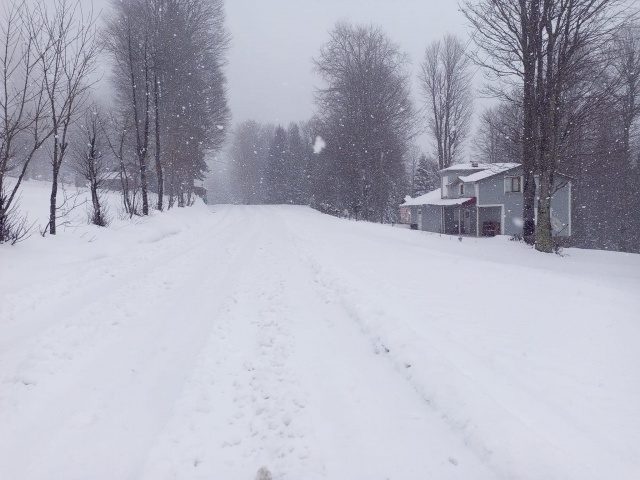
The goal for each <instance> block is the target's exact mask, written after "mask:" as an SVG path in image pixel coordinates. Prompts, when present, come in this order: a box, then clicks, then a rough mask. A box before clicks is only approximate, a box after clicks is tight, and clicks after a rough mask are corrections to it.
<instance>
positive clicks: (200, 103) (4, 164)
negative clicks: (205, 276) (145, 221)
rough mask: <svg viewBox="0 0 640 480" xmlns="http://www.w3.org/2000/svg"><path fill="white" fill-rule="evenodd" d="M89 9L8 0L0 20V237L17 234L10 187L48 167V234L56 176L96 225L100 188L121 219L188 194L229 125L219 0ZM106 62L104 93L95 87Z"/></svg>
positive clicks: (20, 224) (179, 201)
mask: <svg viewBox="0 0 640 480" xmlns="http://www.w3.org/2000/svg"><path fill="white" fill-rule="evenodd" d="M110 7H111V8H110V12H109V13H108V14H106V15H105V16H104V18H103V19H102V20H103V21H102V22H101V23H100V26H99V25H98V17H97V16H96V15H95V14H94V12H93V11H91V10H90V9H87V7H86V3H85V2H82V1H80V0H54V1H53V2H47V1H45V0H35V1H24V0H22V1H21V0H12V1H11V2H9V3H8V4H5V5H4V6H3V10H2V17H1V23H0V27H1V28H2V30H1V32H0V34H1V39H0V47H1V48H0V63H1V64H2V67H3V68H2V72H0V80H1V81H0V84H1V85H2V90H1V91H0V243H2V242H12V243H15V242H16V241H18V240H19V239H20V238H22V237H23V236H24V235H26V234H27V230H28V226H27V224H26V221H25V219H24V216H22V215H21V214H20V212H19V205H18V199H19V192H20V187H21V184H22V182H23V181H25V180H28V179H29V177H30V170H33V168H34V167H35V166H36V165H38V164H39V165H40V166H42V165H49V167H50V173H48V174H47V175H46V178H47V179H49V180H51V181H52V190H51V196H50V205H49V222H48V224H47V226H46V228H45V229H44V232H43V234H44V233H46V232H48V233H50V234H52V235H55V234H56V227H57V221H58V219H59V217H60V210H61V208H62V205H61V203H62V204H63V203H64V202H61V201H60V199H59V198H58V193H59V184H60V175H61V174H62V173H64V172H65V171H66V172H67V173H68V172H70V171H71V172H74V173H75V174H76V175H77V176H80V177H81V178H82V181H81V183H83V184H85V185H87V186H89V188H90V191H91V197H92V214H91V219H92V221H93V222H94V223H95V224H97V225H105V224H106V223H107V218H106V216H105V212H104V209H103V206H102V205H101V195H100V192H101V190H102V188H103V187H104V186H105V184H106V183H107V181H109V182H111V184H117V186H118V189H119V190H120V191H121V192H122V208H123V210H124V212H125V213H126V214H127V215H130V216H133V215H148V214H149V210H150V209H151V208H156V209H158V210H164V209H166V208H172V207H173V206H174V205H177V206H185V205H189V204H190V203H192V201H193V194H194V186H195V183H194V182H195V181H197V180H203V179H204V175H205V173H206V171H207V164H206V161H205V160H206V156H207V154H209V153H212V152H216V151H218V150H219V149H220V148H221V147H222V144H223V142H224V139H225V135H226V129H227V127H228V123H229V121H230V111H229V108H228V105H227V94H226V78H225V73H224V67H225V64H226V57H225V55H226V51H227V49H228V46H229V41H230V36H229V34H228V32H227V31H226V29H225V26H224V11H223V1H222V0H113V1H112V2H111V5H110ZM105 58H108V59H109V60H108V64H109V65H110V67H111V71H110V72H109V74H108V77H109V78H108V81H110V82H111V85H112V87H113V92H114V93H113V95H112V96H111V97H112V98H108V97H109V95H104V94H103V93H98V92H96V88H95V87H96V85H97V83H98V80H100V78H99V77H98V76H97V65H98V62H99V61H103V60H104V59H105Z"/></svg>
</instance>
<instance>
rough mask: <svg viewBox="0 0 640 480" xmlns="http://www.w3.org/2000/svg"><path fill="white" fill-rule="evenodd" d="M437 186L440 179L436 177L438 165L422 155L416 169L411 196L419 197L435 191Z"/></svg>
mask: <svg viewBox="0 0 640 480" xmlns="http://www.w3.org/2000/svg"><path fill="white" fill-rule="evenodd" d="M439 186H440V177H439V175H438V164H437V163H436V162H435V161H433V160H432V159H431V158H429V157H427V156H426V155H425V154H422V155H421V156H420V161H419V163H418V168H417V169H416V173H415V178H414V181H413V192H411V196H412V197H419V196H420V195H424V194H425V193H427V192H430V191H432V190H435V189H436V188H438V187H439Z"/></svg>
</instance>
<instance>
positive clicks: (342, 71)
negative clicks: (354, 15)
mask: <svg viewBox="0 0 640 480" xmlns="http://www.w3.org/2000/svg"><path fill="white" fill-rule="evenodd" d="M407 65H408V60H407V57H406V56H405V55H404V54H403V53H402V52H401V51H400V48H399V47H398V45H396V44H395V43H393V42H392V41H391V40H389V38H388V37H387V36H386V35H385V34H384V33H383V31H382V30H381V29H380V28H378V27H374V26H355V25H350V24H348V23H344V22H341V23H338V24H337V26H336V27H335V28H334V30H333V31H332V32H331V33H330V39H329V41H328V42H327V43H326V44H325V45H324V46H323V47H322V49H321V51H320V55H319V57H318V58H317V59H315V66H316V71H317V72H318V74H319V75H320V77H321V78H322V80H323V81H324V83H325V85H324V87H322V88H319V89H318V90H317V92H316V104H317V106H318V109H319V117H320V131H319V133H320V134H321V136H322V137H323V138H324V139H325V141H326V145H327V146H326V149H325V150H324V151H323V152H322V153H321V154H320V156H321V157H322V158H323V161H325V162H326V167H325V168H324V169H323V170H324V173H323V175H324V178H323V180H322V182H320V183H319V185H320V186H321V187H322V189H318V188H316V192H315V193H316V195H317V196H321V197H322V198H321V199H320V201H321V202H322V203H326V204H329V205H331V206H332V208H333V209H339V210H340V211H342V210H344V209H352V210H356V209H357V210H358V211H361V212H362V217H363V218H364V219H368V220H377V221H385V220H388V221H390V220H392V218H391V217H390V216H392V215H395V211H396V210H397V208H395V206H396V205H397V204H398V203H399V202H400V201H401V196H402V192H401V188H399V185H400V184H402V183H404V181H405V178H406V174H405V169H404V165H403V157H404V153H405V151H406V149H407V148H408V146H409V140H410V139H411V138H412V136H413V135H414V133H415V130H416V128H415V126H416V124H415V115H414V108H413V105H412V103H411V99H410V94H409V91H410V77H409V74H408V73H407ZM317 173H319V172H317ZM403 187H404V185H403ZM316 200H319V199H318V198H316ZM392 206H393V207H392ZM392 211H393V212H394V213H391V212H392Z"/></svg>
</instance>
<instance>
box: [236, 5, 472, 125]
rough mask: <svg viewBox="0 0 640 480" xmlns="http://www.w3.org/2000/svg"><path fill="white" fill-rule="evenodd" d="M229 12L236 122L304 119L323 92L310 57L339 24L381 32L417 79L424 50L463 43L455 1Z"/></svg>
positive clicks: (462, 22) (262, 7)
mask: <svg viewBox="0 0 640 480" xmlns="http://www.w3.org/2000/svg"><path fill="white" fill-rule="evenodd" d="M226 12H227V26H228V29H229V31H230V32H231V35H232V37H233V40H232V46H231V50H230V52H229V65H228V68H227V75H228V80H229V101H230V106H231V110H232V115H233V122H234V123H236V122H240V121H243V120H247V119H249V118H251V119H255V120H258V121H261V122H274V123H283V124H286V123H289V122H291V121H301V120H307V119H309V118H310V117H311V115H312V114H313V111H314V108H313V90H314V86H319V85H320V81H319V78H318V77H317V75H315V74H314V72H313V64H312V58H314V57H317V55H318V53H319V51H320V47H321V46H322V44H323V43H325V42H326V41H327V40H328V38H329V36H328V32H329V31H330V30H331V29H332V28H333V27H334V25H335V24H336V22H337V21H339V20H348V21H351V22H353V23H361V24H362V23H364V24H371V23H373V24H376V25H379V26H381V27H382V29H383V30H384V31H385V33H386V34H387V35H388V36H389V37H390V38H391V39H392V40H393V41H394V42H396V43H398V44H400V47H401V48H402V50H403V51H405V52H406V53H408V54H409V57H410V59H411V62H412V69H413V72H414V76H415V73H417V69H418V67H419V63H420V61H421V59H422V56H423V54H424V50H425V48H426V46H427V44H428V43H430V42H431V41H433V40H436V39H438V38H441V37H442V36H443V35H445V34H446V33H456V34H459V35H460V36H462V37H464V38H466V27H465V19H464V17H463V15H462V13H461V12H459V11H458V2H457V0H226ZM417 94H418V92H417V84H415V80H414V97H415V98H416V100H417V99H418V95H417Z"/></svg>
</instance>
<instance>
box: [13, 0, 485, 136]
mask: <svg viewBox="0 0 640 480" xmlns="http://www.w3.org/2000/svg"><path fill="white" fill-rule="evenodd" d="M0 1H3V0H0ZM84 1H85V0H83V2H84ZM86 1H87V2H89V1H90V0H86ZM109 3H110V0H93V4H94V8H95V10H96V11H100V10H102V11H103V12H106V11H108V5H109ZM225 10H226V15H227V18H226V23H227V28H228V30H229V32H230V33H231V36H232V43H231V48H230V50H229V52H228V59H229V64H228V66H227V78H228V82H229V85H228V86H229V103H230V107H231V111H232V115H233V119H232V122H233V123H234V124H235V123H238V122H241V121H243V120H247V119H254V120H258V121H260V122H265V123H266V122H272V123H281V124H283V125H286V124H288V123H289V122H292V121H304V120H308V119H309V118H310V117H311V116H312V115H313V113H314V106H313V91H314V87H316V86H319V85H320V81H319V78H318V77H317V75H316V74H315V73H314V71H313V64H312V59H313V58H314V57H317V55H318V53H319V51H320V47H321V46H322V45H323V44H324V43H325V42H327V40H328V38H329V31H330V30H332V29H333V27H334V26H335V24H336V22H338V21H339V20H348V21H350V22H353V23H360V24H376V25H379V26H381V27H382V28H383V30H384V31H385V33H386V34H387V35H388V36H389V38H391V39H392V40H393V41H394V42H396V43H398V44H399V45H400V47H401V48H402V50H403V51H404V52H406V53H407V54H408V55H409V57H410V60H411V63H412V69H413V74H414V75H413V77H414V89H413V90H414V91H413V94H414V98H415V99H416V101H418V100H419V95H418V85H417V82H416V72H417V69H418V67H419V64H420V61H421V60H422V57H423V54H424V50H425V48H426V46H427V45H428V44H429V43H430V42H432V41H433V40H436V39H439V38H442V36H443V35H445V34H447V33H455V34H458V35H460V36H461V37H463V38H465V39H466V38H467V31H468V29H467V27H466V22H465V19H464V16H463V15H462V13H461V12H460V11H459V9H458V0H225ZM103 67H104V71H102V75H103V78H104V79H105V80H106V79H107V78H108V76H109V74H108V71H107V70H108V69H109V65H108V64H107V63H106V62H105V63H104V64H103ZM477 80H479V79H477ZM477 109H478V108H477ZM419 143H420V144H422V145H423V146H426V144H427V143H428V140H427V139H426V137H424V136H423V137H422V138H421V139H420V140H419Z"/></svg>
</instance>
